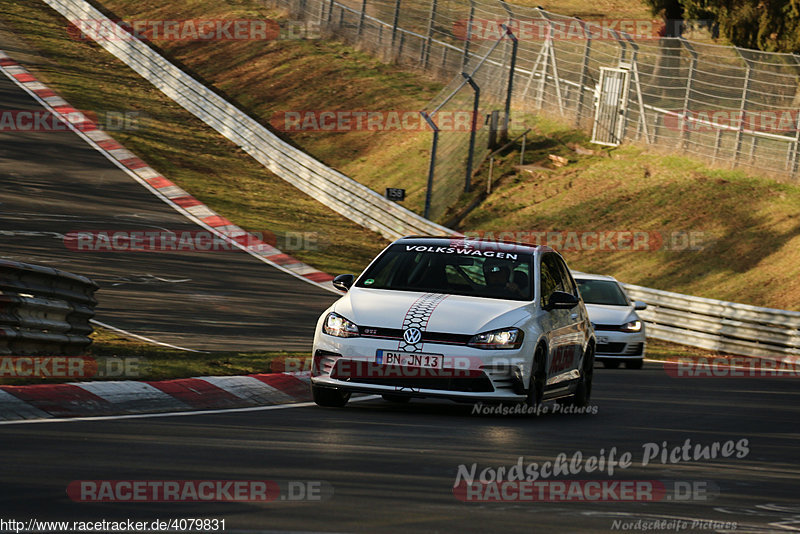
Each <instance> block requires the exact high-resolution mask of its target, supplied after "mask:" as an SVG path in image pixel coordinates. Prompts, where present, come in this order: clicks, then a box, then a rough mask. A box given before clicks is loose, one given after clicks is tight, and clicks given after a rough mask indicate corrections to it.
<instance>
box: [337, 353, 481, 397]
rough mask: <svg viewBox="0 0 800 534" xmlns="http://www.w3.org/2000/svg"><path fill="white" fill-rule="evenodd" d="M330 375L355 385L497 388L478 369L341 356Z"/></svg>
mask: <svg viewBox="0 0 800 534" xmlns="http://www.w3.org/2000/svg"><path fill="white" fill-rule="evenodd" d="M331 378H333V379H336V380H342V381H345V382H352V383H354V384H373V385H378V386H391V387H403V388H413V389H434V390H442V391H461V392H470V393H486V392H492V391H494V388H493V387H492V383H491V381H490V380H489V378H488V377H487V376H486V374H485V373H484V372H483V371H479V370H477V369H424V368H413V367H401V366H398V365H383V364H376V363H373V362H365V361H359V360H345V359H340V360H338V361H337V362H336V365H334V367H333V370H332V371H331Z"/></svg>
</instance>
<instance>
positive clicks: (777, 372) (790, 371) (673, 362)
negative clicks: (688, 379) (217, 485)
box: [644, 356, 797, 378]
mask: <svg viewBox="0 0 800 534" xmlns="http://www.w3.org/2000/svg"><path fill="white" fill-rule="evenodd" d="M738 358H747V356H738ZM712 359H714V358H706V361H705V362H703V365H707V366H711V365H713V366H714V369H743V370H749V369H753V368H752V367H742V366H738V365H721V364H716V363H709V362H708V360H712ZM723 359H724V358H723ZM765 359H766V360H767V361H770V362H779V363H781V362H780V360H771V359H767V358H765ZM644 361H646V362H650V363H662V364H663V363H672V364H677V363H678V361H677V360H651V359H650V358H645V359H644ZM693 361H694V360H691V359H688V358H687V362H688V363H692V362H693ZM783 363H785V362H783ZM789 363H790V364H791V363H793V362H791V361H790V362H789ZM794 365H797V363H795V364H794ZM757 370H758V371H763V372H770V373H776V374H780V373H788V374H797V371H796V370H793V369H771V368H769V367H761V368H758V369H757ZM754 378H769V377H754Z"/></svg>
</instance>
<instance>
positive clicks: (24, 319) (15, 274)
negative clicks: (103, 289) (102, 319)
mask: <svg viewBox="0 0 800 534" xmlns="http://www.w3.org/2000/svg"><path fill="white" fill-rule="evenodd" d="M97 289H98V286H97V284H95V283H94V282H93V281H92V280H89V279H88V278H86V277H84V276H78V275H76V274H72V273H67V272H64V271H59V270H58V269H53V268H51V267H41V266H38V265H29V264H27V263H19V262H16V261H8V260H0V354H19V355H37V354H47V355H67V356H71V355H76V354H80V353H81V352H82V351H83V350H84V349H85V348H86V347H87V346H88V345H89V344H90V343H91V342H92V341H91V339H90V338H89V334H91V333H92V326H91V324H90V323H89V320H90V319H91V318H92V317H93V316H94V307H95V305H96V304H97V300H95V298H94V292H95V291H96V290H97Z"/></svg>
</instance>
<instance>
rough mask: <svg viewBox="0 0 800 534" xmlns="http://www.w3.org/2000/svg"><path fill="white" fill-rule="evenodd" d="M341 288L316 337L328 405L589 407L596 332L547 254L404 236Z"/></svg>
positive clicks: (555, 259) (317, 375) (317, 379)
mask: <svg viewBox="0 0 800 534" xmlns="http://www.w3.org/2000/svg"><path fill="white" fill-rule="evenodd" d="M334 286H335V287H337V288H338V289H339V290H340V291H344V292H346V294H345V295H344V296H343V297H342V298H341V299H339V300H338V301H336V302H335V303H334V304H333V305H332V306H331V307H330V308H329V309H327V310H326V311H325V312H324V313H323V314H322V316H321V317H320V319H319V321H318V323H317V329H316V334H315V337H314V348H313V365H312V371H311V390H312V393H313V396H314V401H315V402H316V403H317V404H319V405H320V406H343V405H345V404H346V403H347V401H348V400H349V398H350V394H351V393H352V392H364V393H377V394H381V395H383V396H384V398H385V399H386V400H389V401H396V402H405V401H407V400H409V399H410V398H412V397H420V398H423V397H441V398H448V399H452V400H457V401H466V402H477V401H482V402H517V403H518V402H525V403H527V404H528V405H529V406H530V407H535V406H537V405H538V404H540V403H541V402H543V401H545V400H554V399H563V400H564V401H566V402H569V403H573V404H576V405H579V406H585V405H586V404H587V403H588V401H589V397H590V395H591V389H592V369H593V366H594V346H595V339H594V333H593V331H592V326H591V322H590V321H589V319H588V315H587V312H586V309H585V307H584V305H583V301H582V300H581V298H580V293H579V292H578V288H577V286H576V284H575V281H574V280H573V278H572V276H571V274H570V272H569V269H568V268H567V266H566V264H565V263H564V260H563V259H562V258H561V256H560V255H559V254H558V253H556V252H555V251H553V250H552V249H550V248H549V247H541V246H527V245H520V244H511V243H499V242H495V241H480V240H464V239H454V238H432V237H406V238H402V239H399V240H397V241H395V242H394V243H392V244H391V245H389V246H388V247H387V248H386V249H384V250H383V252H381V254H379V255H378V257H377V258H375V259H374V260H373V261H372V263H370V265H369V266H368V267H367V269H366V270H365V271H364V272H363V273H362V274H361V275H360V276H359V277H358V278H357V279H356V277H355V276H353V275H351V274H348V275H340V276H338V277H336V279H335V280H334ZM530 411H534V410H530Z"/></svg>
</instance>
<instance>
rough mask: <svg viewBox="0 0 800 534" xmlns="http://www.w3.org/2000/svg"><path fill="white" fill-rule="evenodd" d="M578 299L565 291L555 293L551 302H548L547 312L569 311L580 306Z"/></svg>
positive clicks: (551, 297)
mask: <svg viewBox="0 0 800 534" xmlns="http://www.w3.org/2000/svg"><path fill="white" fill-rule="evenodd" d="M578 302H579V301H578V297H576V296H575V295H572V294H570V293H565V292H563V291H553V294H552V295H550V300H549V301H547V305H546V306H545V307H544V309H545V310H547V311H549V310H569V309H571V308H574V307H575V306H577V305H578Z"/></svg>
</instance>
